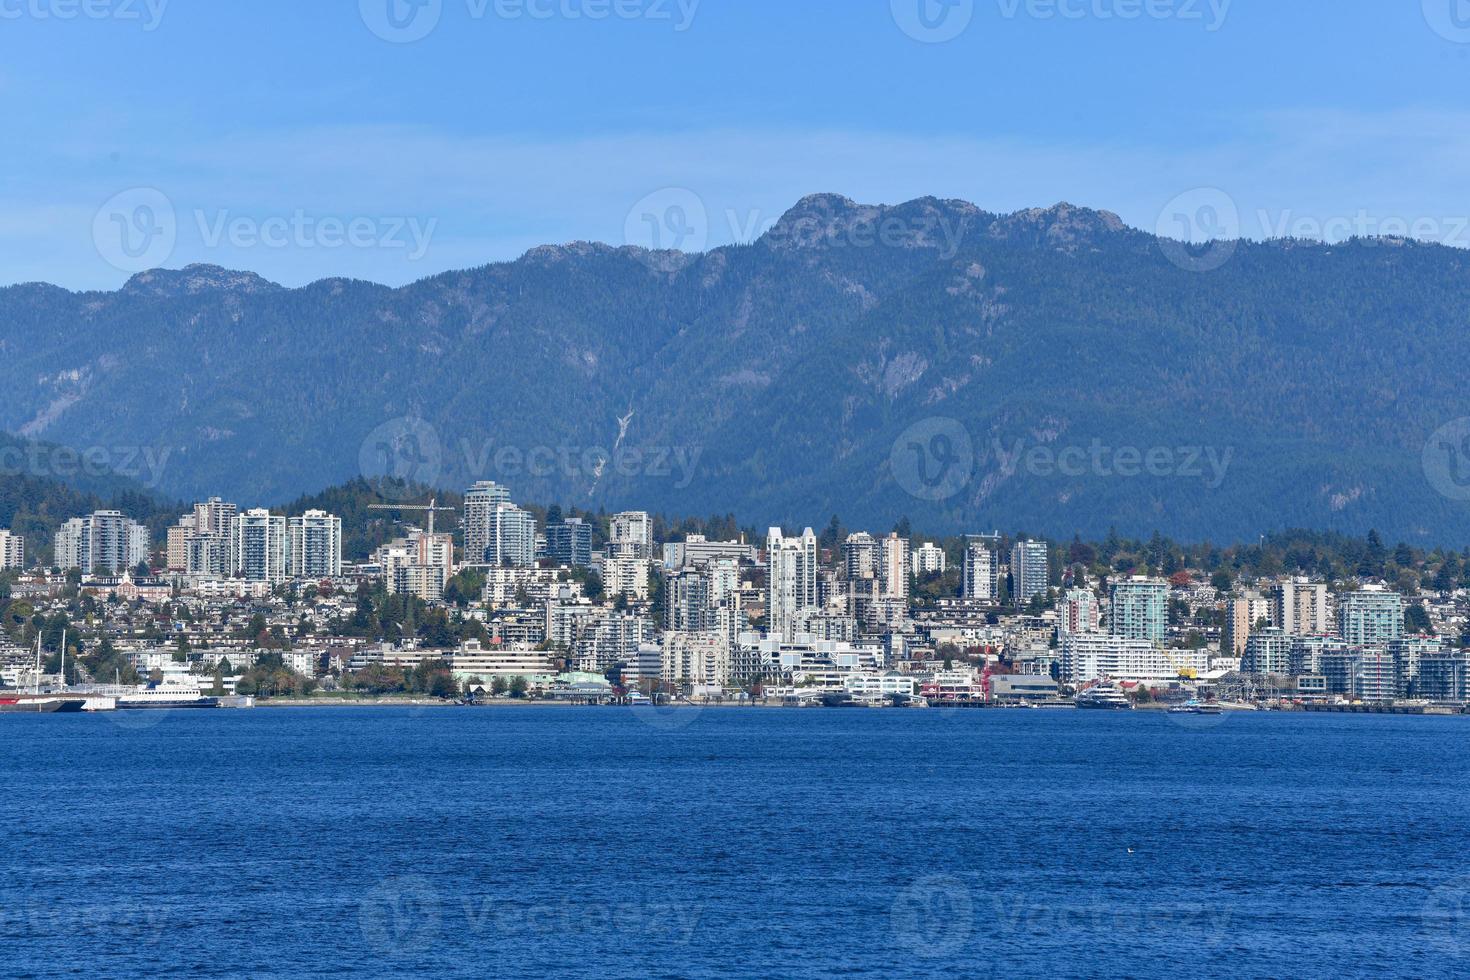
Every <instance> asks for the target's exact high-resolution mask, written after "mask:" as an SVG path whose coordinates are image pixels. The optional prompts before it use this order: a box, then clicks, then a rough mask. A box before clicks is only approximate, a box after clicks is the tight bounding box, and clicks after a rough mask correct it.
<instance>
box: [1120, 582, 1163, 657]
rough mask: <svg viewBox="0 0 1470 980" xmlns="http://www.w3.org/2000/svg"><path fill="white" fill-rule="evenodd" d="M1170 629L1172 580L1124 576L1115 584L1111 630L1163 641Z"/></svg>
mask: <svg viewBox="0 0 1470 980" xmlns="http://www.w3.org/2000/svg"><path fill="white" fill-rule="evenodd" d="M1168 628H1169V583H1167V582H1165V581H1164V580H1162V579H1156V578H1144V577H1141V576H1134V577H1133V578H1127V579H1120V580H1119V581H1116V582H1114V583H1113V598H1112V602H1111V603H1110V604H1109V606H1108V632H1109V633H1111V634H1112V635H1113V636H1117V637H1123V638H1125V639H1131V640H1148V641H1150V642H1152V643H1159V644H1162V643H1163V642H1164V636H1165V634H1166V633H1167V632H1168Z"/></svg>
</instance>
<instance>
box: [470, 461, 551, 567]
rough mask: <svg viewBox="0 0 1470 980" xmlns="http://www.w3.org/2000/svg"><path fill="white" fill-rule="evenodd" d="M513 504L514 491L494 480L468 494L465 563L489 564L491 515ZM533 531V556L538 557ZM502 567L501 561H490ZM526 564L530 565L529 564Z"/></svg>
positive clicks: (483, 483)
mask: <svg viewBox="0 0 1470 980" xmlns="http://www.w3.org/2000/svg"><path fill="white" fill-rule="evenodd" d="M509 504H510V490H509V489H508V488H506V487H503V486H501V485H500V484H498V483H495V482H494V481H491V480H482V481H480V482H479V483H476V484H475V485H474V486H472V487H470V488H469V489H468V490H466V491H465V495H464V516H463V517H462V518H461V521H462V523H463V527H464V553H465V562H466V563H468V564H471V565H477V564H480V563H482V562H486V561H487V559H486V557H485V552H486V550H487V549H488V548H489V547H490V535H491V530H490V528H491V514H492V513H493V512H494V511H495V508H496V507H499V506H501V505H509ZM534 547H535V545H534V532H533V544H532V548H533V555H534ZM490 564H493V565H498V564H500V562H490ZM526 564H530V562H527V563H526Z"/></svg>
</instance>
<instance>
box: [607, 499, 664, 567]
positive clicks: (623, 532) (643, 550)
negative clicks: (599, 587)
mask: <svg viewBox="0 0 1470 980" xmlns="http://www.w3.org/2000/svg"><path fill="white" fill-rule="evenodd" d="M607 553H608V556H609V557H611V558H634V559H638V560H641V561H647V560H649V559H650V558H652V557H653V520H652V518H650V517H649V516H648V514H646V513H645V512H643V511H641V510H630V511H625V512H623V513H621V514H614V515H613V516H612V521H611V522H610V533H609V535H608V545H607Z"/></svg>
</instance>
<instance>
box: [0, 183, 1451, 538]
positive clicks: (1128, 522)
mask: <svg viewBox="0 0 1470 980" xmlns="http://www.w3.org/2000/svg"><path fill="white" fill-rule="evenodd" d="M1467 272H1470V254H1467V253H1466V252H1463V251H1461V250H1457V249H1453V248H1447V247H1443V246H1437V245H1428V244H1421V243H1417V242H1412V241H1406V240H1397V239H1358V240H1352V241H1348V242H1344V243H1340V244H1323V243H1314V242H1304V241H1296V240H1286V241H1271V242H1246V241H1242V242H1232V243H1215V244H1213V245H1207V246H1188V245H1185V244H1183V243H1179V242H1171V241H1168V240H1164V239H1160V238H1157V237H1155V236H1154V235H1151V234H1148V233H1146V232H1143V231H1140V230H1137V229H1133V228H1130V227H1127V226H1125V225H1124V223H1123V222H1122V221H1120V220H1119V219H1118V218H1117V217H1116V216H1115V215H1112V214H1110V213H1108V212H1106V211H1095V210H1089V209H1086V208H1080V207H1074V206H1071V205H1067V204H1060V205H1057V206H1055V207H1052V208H1048V209H1035V210H1027V211H1022V212H1018V213H1014V214H1005V215H1002V214H993V213H989V212H986V211H984V210H982V209H980V208H978V207H976V206H974V205H971V204H967V203H965V202H960V201H946V200H937V199H933V198H928V199H922V200H917V201H912V202H909V203H907V204H902V205H898V206H892V207H887V206H883V207H880V206H867V205H860V204H856V203H854V202H852V201H850V200H848V199H846V198H843V197H839V196H835V195H817V196H813V197H809V198H806V199H804V200H802V201H801V202H800V203H799V204H797V205H796V207H795V208H793V209H792V210H791V211H790V212H789V213H787V214H786V215H785V216H783V217H782V218H781V220H780V221H779V222H778V223H777V224H776V225H775V226H774V227H773V228H771V230H770V231H768V232H767V233H766V234H765V235H763V236H762V237H761V238H760V239H759V240H757V241H755V242H753V243H751V244H746V245H736V246H729V247H723V248H717V249H714V250H711V251H708V252H704V253H699V254H685V253H681V252H672V251H647V250H643V249H638V248H634V247H621V248H619V247H612V246H609V245H602V244H592V243H574V244H570V245H563V246H546V247H542V248H537V249H534V250H532V251H530V252H529V253H527V254H526V255H524V256H523V257H521V258H520V259H518V260H516V261H514V262H508V263H500V264H494V265H487V266H483V267H481V268H477V269H471V270H466V271H461V272H450V273H445V274H442V275H437V276H433V277H431V278H427V279H424V280H422V281H420V282H417V283H413V284H411V285H408V286H404V287H402V288H397V289H393V288H388V287H385V286H380V285H375V284H372V283H367V282H360V281H352V280H345V279H331V280H325V281H321V282H316V283H312V284H311V285H308V286H305V287H302V288H299V289H288V288H284V287H281V286H279V285H276V284H273V283H270V282H267V281H265V280H264V279H261V278H260V277H258V276H255V275H253V274H251V273H248V272H236V271H229V270H225V269H221V268H217V267H213V266H190V267H187V268H184V269H182V270H156V271H152V272H147V273H143V274H140V275H138V276H135V277H134V278H133V279H131V280H130V281H129V282H127V283H126V284H125V285H124V286H123V287H122V288H121V289H119V290H118V291H116V292H108V293H103V292H84V293H78V292H70V291H67V290H65V289H62V288H60V287H57V286H52V285H45V284H25V285H18V286H13V287H9V288H6V289H3V290H0V385H3V391H4V392H5V397H4V398H3V399H0V430H3V431H5V432H8V433H11V434H13V435H14V436H15V437H18V438H20V439H24V440H42V439H44V440H46V441H48V442H49V443H55V444H60V445H63V446H68V447H73V448H76V449H79V450H80V449H89V450H90V451H92V452H93V454H94V456H95V457H96V458H97V459H98V460H99V461H100V460H104V459H105V460H107V461H108V465H109V466H110V469H111V470H112V471H114V472H118V473H121V474H122V475H124V476H128V477H133V478H134V479H135V480H136V481H137V482H138V483H139V484H141V485H143V486H145V487H146V488H148V489H150V490H153V491H156V492H158V493H159V494H160V495H162V496H165V497H168V498H173V499H188V498H193V497H201V496H205V495H209V494H220V495H224V496H226V497H229V498H231V499H235V500H237V501H238V502H240V503H241V504H244V505H256V504H260V503H279V502H281V501H283V500H287V499H291V498H293V497H295V496H298V495H300V494H304V493H309V492H311V491H314V490H318V489H320V488H322V487H324V486H328V485H331V484H336V483H341V482H342V481H344V480H347V479H350V478H352V477H355V476H357V475H360V474H361V475H368V476H376V475H381V474H388V475H392V476H396V477H401V478H404V479H407V480H411V481H415V482H419V483H427V484H432V485H438V486H443V487H445V488H455V489H462V488H463V487H465V486H467V485H468V484H469V483H471V482H473V481H475V480H480V479H493V480H497V481H498V482H501V483H504V484H507V485H509V486H510V488H511V490H512V493H513V495H514V497H515V498H516V499H522V500H534V501H542V502H555V501H560V502H563V503H566V504H568V505H572V506H577V507H584V508H591V509H597V508H599V507H607V508H609V509H616V508H624V507H639V508H643V509H649V510H656V511H663V512H666V513H672V514H702V513H726V512H733V513H734V514H736V515H737V516H738V517H739V518H740V520H741V521H742V522H749V523H753V524H762V525H764V524H766V523H770V524H784V525H787V526H797V527H799V526H801V525H804V524H813V525H818V526H820V525H821V524H823V523H825V522H826V520H827V519H828V517H830V516H831V515H832V514H839V515H840V516H841V517H842V519H843V521H844V523H846V524H847V525H848V526H871V527H874V528H879V529H885V530H886V529H887V528H888V527H891V526H892V525H893V523H894V522H895V521H896V520H898V519H899V518H900V517H903V516H907V517H909V518H910V519H911V521H912V524H913V526H914V527H915V528H918V529H922V530H927V531H932V532H934V533H954V532H958V531H966V530H969V531H980V530H988V529H991V528H1003V529H1006V530H1018V531H1027V532H1030V533H1040V534H1048V535H1052V536H1070V535H1072V534H1073V533H1081V534H1082V535H1084V536H1093V537H1097V536H1101V535H1103V534H1106V533H1107V531H1108V529H1109V528H1113V527H1116V528H1118V529H1119V530H1120V531H1122V532H1123V533H1129V534H1147V533H1149V532H1151V531H1153V530H1159V531H1161V532H1163V533H1164V534H1167V535H1171V536H1174V537H1176V538H1181V539H1192V540H1203V539H1210V540H1217V541H1235V540H1244V539H1254V537H1255V536H1256V535H1258V534H1261V533H1263V532H1267V531H1271V530H1274V529H1279V528H1283V527H1311V528H1319V529H1324V530H1338V531H1344V532H1350V533H1363V532H1365V531H1366V530H1367V529H1369V528H1377V529H1378V530H1380V531H1381V532H1382V533H1384V534H1385V535H1391V536H1393V537H1395V538H1401V539H1404V540H1408V541H1413V542H1416V543H1426V542H1428V543H1444V544H1453V545H1456V546H1459V545H1462V544H1466V543H1470V502H1467V498H1470V492H1464V493H1462V492H1461V491H1462V490H1463V489H1464V481H1463V480H1462V479H1461V478H1462V476H1464V475H1466V474H1462V471H1461V468H1460V464H1461V463H1462V462H1464V463H1466V464H1467V465H1470V423H1463V424H1462V423H1460V422H1457V420H1460V419H1462V418H1463V417H1464V416H1467V415H1470V409H1467V408H1466V404H1465V402H1466V399H1465V397H1464V395H1463V390H1464V386H1463V380H1462V379H1463V378H1464V377H1465V376H1466V368H1467V366H1470V365H1467V360H1470V354H1467V345H1466V343H1465V341H1466V339H1467V327H1470V278H1467ZM1462 429H1463V432H1462ZM32 475H40V476H46V475H49V474H45V473H41V474H32Z"/></svg>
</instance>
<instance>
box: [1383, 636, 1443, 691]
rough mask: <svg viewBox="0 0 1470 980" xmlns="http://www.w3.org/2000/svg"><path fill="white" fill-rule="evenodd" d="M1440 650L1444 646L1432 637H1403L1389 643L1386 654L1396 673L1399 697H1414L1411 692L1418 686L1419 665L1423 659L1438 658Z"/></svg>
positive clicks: (1436, 638)
mask: <svg viewBox="0 0 1470 980" xmlns="http://www.w3.org/2000/svg"><path fill="white" fill-rule="evenodd" d="M1442 649H1444V644H1443V643H1442V642H1441V641H1440V640H1439V638H1438V637H1433V636H1403V637H1400V638H1399V639H1397V640H1391V641H1389V644H1388V652H1389V653H1390V654H1392V655H1393V659H1394V664H1395V667H1396V669H1397V671H1398V678H1399V688H1398V696H1399V697H1401V698H1408V697H1415V696H1416V695H1415V694H1414V693H1413V692H1414V690H1415V689H1416V688H1417V687H1418V685H1419V668H1420V665H1421V664H1422V663H1423V662H1424V660H1425V658H1427V657H1435V656H1438V655H1439V653H1440V651H1441V650H1442Z"/></svg>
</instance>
